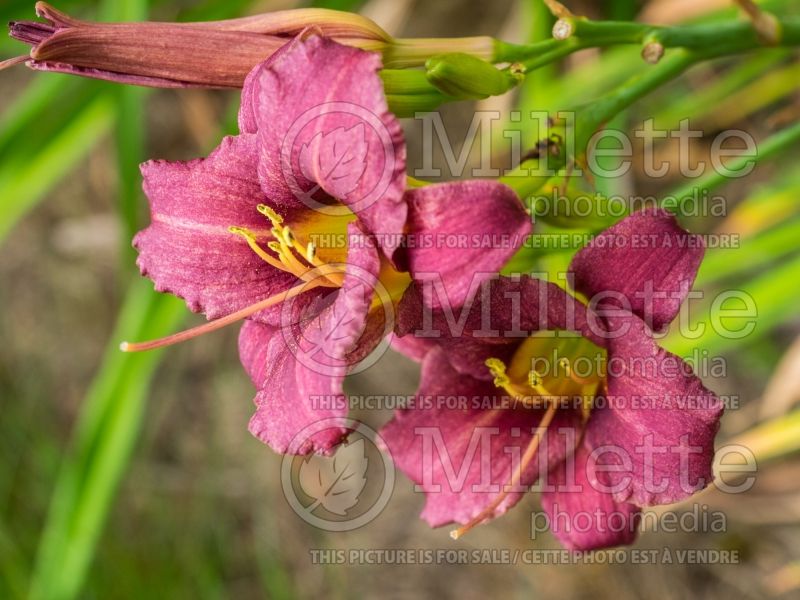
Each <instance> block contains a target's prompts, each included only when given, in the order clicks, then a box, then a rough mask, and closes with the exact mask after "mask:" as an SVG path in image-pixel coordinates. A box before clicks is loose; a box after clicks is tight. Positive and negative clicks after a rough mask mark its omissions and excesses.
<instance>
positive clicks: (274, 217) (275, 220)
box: [256, 204, 283, 227]
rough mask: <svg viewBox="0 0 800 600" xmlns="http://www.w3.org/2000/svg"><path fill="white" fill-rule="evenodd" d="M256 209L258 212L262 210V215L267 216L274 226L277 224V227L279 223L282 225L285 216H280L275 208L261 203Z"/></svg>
mask: <svg viewBox="0 0 800 600" xmlns="http://www.w3.org/2000/svg"><path fill="white" fill-rule="evenodd" d="M256 210H258V212H260V213H261V214H262V215H264V216H265V217H267V218H268V219H269V220H270V221H271V222H272V224H273V225H274V226H276V227H277V226H278V225H280V224H281V223H283V217H282V216H280V215H279V214H278V213H276V212H275V211H274V210H272V209H271V208H270V207H269V206H267V205H266V204H259V205H258V206H257V207H256Z"/></svg>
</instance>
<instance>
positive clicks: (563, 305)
mask: <svg viewBox="0 0 800 600" xmlns="http://www.w3.org/2000/svg"><path fill="white" fill-rule="evenodd" d="M437 293H438V292H436V290H435V288H434V287H433V286H430V285H427V284H420V283H419V282H415V283H414V284H412V285H411V286H410V287H409V289H408V290H406V293H405V295H404V296H403V298H402V299H401V301H400V303H399V305H398V309H397V325H396V327H395V331H396V333H397V335H398V336H401V337H399V340H403V339H404V337H402V336H414V337H417V338H419V339H420V340H429V341H431V342H435V343H436V344H438V345H440V346H442V347H444V348H446V349H447V355H448V358H449V360H450V363H451V364H452V365H453V366H454V367H455V368H456V370H458V371H460V372H462V373H468V374H471V375H472V376H473V377H478V378H490V377H491V375H490V374H489V371H488V369H486V367H485V365H484V361H485V360H486V359H487V358H488V357H490V356H493V357H496V358H500V359H503V360H505V359H507V358H510V355H511V354H512V353H513V352H514V349H515V348H516V346H518V345H519V344H520V343H521V342H522V340H524V339H525V338H526V337H527V336H528V335H529V334H530V333H533V332H536V331H545V330H563V331H571V332H575V333H577V334H580V335H583V336H584V337H586V338H588V339H590V340H592V341H593V342H595V343H596V344H598V345H600V346H603V345H604V341H603V340H602V339H601V338H598V336H597V335H596V334H595V332H594V331H593V330H592V328H591V326H590V325H591V322H594V321H596V319H593V320H592V321H591V322H590V321H589V319H587V314H588V313H587V309H586V307H585V306H584V305H583V304H582V303H581V302H579V301H578V300H576V299H575V298H574V297H573V296H572V295H570V294H569V293H567V292H566V291H564V290H563V289H562V288H560V287H559V286H557V285H555V284H553V283H549V282H547V281H543V280H541V279H537V278H535V277H529V276H522V277H498V278H497V279H492V280H489V281H486V282H484V284H483V285H482V286H481V287H480V288H479V289H478V291H477V293H475V295H474V296H473V297H472V298H470V299H469V300H468V301H467V302H466V303H465V304H464V306H463V307H458V306H454V307H452V308H451V307H449V306H447V305H443V306H441V307H440V308H430V306H431V304H432V303H433V302H434V301H432V300H430V299H428V298H431V294H437ZM417 343H418V344H419V343H424V342H417ZM401 352H402V346H401Z"/></svg>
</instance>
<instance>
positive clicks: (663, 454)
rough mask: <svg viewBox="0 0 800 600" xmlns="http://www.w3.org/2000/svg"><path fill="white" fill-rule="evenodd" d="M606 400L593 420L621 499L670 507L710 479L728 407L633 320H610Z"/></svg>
mask: <svg viewBox="0 0 800 600" xmlns="http://www.w3.org/2000/svg"><path fill="white" fill-rule="evenodd" d="M609 324H610V326H611V328H612V329H613V330H614V331H616V332H620V333H623V332H624V335H615V336H612V337H611V339H609V341H608V397H607V399H606V402H602V403H601V407H600V408H598V409H595V410H594V411H593V412H592V415H591V417H590V419H589V423H588V425H587V430H586V435H587V436H588V439H589V441H590V442H591V444H592V445H593V446H595V447H599V446H607V447H612V446H613V447H614V448H615V450H611V451H609V452H608V453H607V454H608V460H610V461H613V464H615V465H617V466H618V468H619V470H618V471H617V472H614V473H612V474H610V477H611V479H612V480H613V481H614V484H615V486H617V488H618V489H616V490H615V492H614V496H615V498H616V500H618V501H620V502H622V501H626V500H629V499H630V500H631V501H632V502H635V503H636V504H638V505H640V506H645V505H652V504H670V503H672V502H677V501H678V500H681V499H683V498H686V497H687V496H690V495H692V494H693V493H695V492H697V491H698V490H700V489H702V488H704V487H705V486H707V485H708V484H709V483H710V482H711V481H712V477H713V475H712V468H711V467H712V463H713V458H714V436H715V435H716V433H717V430H718V428H719V419H720V417H721V416H722V411H723V404H722V402H721V400H720V399H719V398H718V397H717V396H716V395H715V394H714V393H713V392H711V391H709V390H708V389H706V388H705V387H704V386H703V384H702V382H701V381H700V379H699V378H698V377H697V376H696V375H695V374H694V373H693V372H692V370H691V368H690V367H689V365H688V364H687V363H685V362H684V361H683V359H681V358H679V357H678V356H675V355H674V354H671V353H669V352H667V351H666V350H664V349H662V348H659V347H658V346H657V345H656V343H655V342H654V341H653V339H652V338H651V337H650V335H649V331H648V330H647V327H646V325H645V324H644V323H643V322H642V321H641V320H640V319H639V318H638V317H635V316H633V315H631V316H629V317H627V318H621V317H618V318H614V319H611V320H609Z"/></svg>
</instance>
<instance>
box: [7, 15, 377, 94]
mask: <svg viewBox="0 0 800 600" xmlns="http://www.w3.org/2000/svg"><path fill="white" fill-rule="evenodd" d="M36 13H37V15H38V16H39V17H42V18H44V19H46V20H47V21H48V22H47V23H41V22H31V21H22V22H14V23H10V24H9V30H10V34H11V37H13V38H15V39H17V40H19V41H21V42H25V43H26V44H29V45H30V46H31V51H30V60H29V61H27V64H28V66H30V67H31V68H34V69H38V70H43V71H58V72H64V73H73V74H76V75H83V76H86V77H93V78H97V79H107V80H111V81H117V82H121V83H132V84H138V85H149V86H153V87H188V86H202V87H241V86H242V84H243V82H244V79H245V76H246V75H247V73H249V72H250V70H251V69H252V68H253V67H254V66H255V65H257V64H258V63H260V62H262V61H263V60H265V59H266V58H268V57H269V56H271V55H272V54H273V53H274V52H275V51H276V50H278V48H280V47H281V46H283V45H284V44H285V43H286V42H288V41H289V40H290V39H291V38H292V37H294V36H295V35H297V34H298V33H300V32H302V31H303V30H305V29H308V28H312V29H313V30H314V31H317V32H319V33H321V34H323V35H327V36H329V37H333V38H334V39H336V40H337V41H339V42H341V43H345V44H349V45H352V46H357V47H360V48H364V49H369V50H382V49H383V47H384V46H386V44H387V43H388V42H389V40H391V38H390V36H389V35H388V34H387V33H386V32H385V31H383V30H382V29H381V28H380V27H378V25H376V24H375V23H373V22H372V21H370V20H369V19H365V18H364V17H361V16H359V15H354V14H350V13H344V12H339V11H334V10H324V9H298V10H286V11H278V12H274V13H268V14H264V15H256V16H252V17H245V18H241V19H231V20H228V21H210V22H203V23H156V22H144V23H93V22H89V21H81V20H78V19H75V18H73V17H70V16H69V15H66V14H64V13H62V12H60V11H58V10H56V9H55V8H53V7H52V6H50V5H48V4H46V3H44V2H39V3H37V4H36Z"/></svg>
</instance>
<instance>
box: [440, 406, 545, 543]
mask: <svg viewBox="0 0 800 600" xmlns="http://www.w3.org/2000/svg"><path fill="white" fill-rule="evenodd" d="M557 408H558V403H557V402H550V403H549V406H548V408H547V412H546V413H545V414H544V416H543V417H542V420H541V422H540V423H539V427H537V429H536V433H535V434H534V435H533V439H531V441H530V443H529V444H528V447H527V448H526V449H525V454H523V456H522V459H521V460H520V461H519V464H518V465H517V466H516V468H515V469H514V471H513V472H512V473H511V480H510V481H509V484H508V485H507V486H506V488H505V489H504V490H502V491H501V492H500V493H499V494H498V495H497V496H495V498H494V500H492V501H491V502H490V503H489V505H488V506H487V507H486V508H484V509H483V510H482V511H481V512H479V513H478V514H477V515H476V516H475V517H473V518H472V519H470V520H469V521H468V522H467V523H466V524H465V525H462V526H461V527H459V528H458V529H453V530H452V531H451V532H450V537H451V538H453V539H454V540H457V539H458V538H460V537H461V536H462V535H464V534H465V533H467V532H468V531H469V530H470V529H472V528H473V527H475V526H476V525H480V524H481V523H483V521H485V520H486V519H489V518H491V517H492V516H494V512H495V510H496V509H497V507H498V506H500V504H501V503H502V502H503V500H505V499H506V498H507V497H508V494H509V493H511V491H512V490H514V489H515V488H518V487H519V485H520V481H521V480H522V473H523V472H524V471H525V469H526V468H527V467H528V465H529V464H530V463H531V461H532V460H533V459H534V458H535V457H536V452H537V450H538V449H539V444H540V442H541V440H542V438H543V437H544V435H545V434H546V433H547V428H548V427H550V423H552V421H553V417H555V415H556V409H557Z"/></svg>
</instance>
